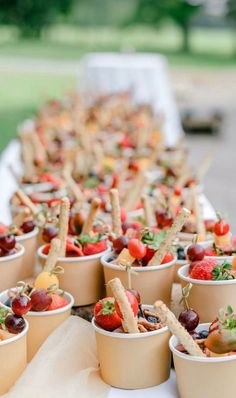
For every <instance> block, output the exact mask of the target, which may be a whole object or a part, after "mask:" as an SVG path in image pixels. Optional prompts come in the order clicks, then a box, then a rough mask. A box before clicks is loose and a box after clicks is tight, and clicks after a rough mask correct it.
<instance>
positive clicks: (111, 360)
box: [92, 306, 170, 389]
mask: <svg viewBox="0 0 236 398" xmlns="http://www.w3.org/2000/svg"><path fill="white" fill-rule="evenodd" d="M144 308H149V309H151V310H152V311H153V307H152V306H144ZM92 325H93V327H94V329H95V334H96V341H97V352H98V360H99V363H100V370H101V376H102V379H103V380H104V381H105V383H107V384H110V385H111V386H113V387H117V388H125V389H138V388H148V387H153V386H157V385H159V384H161V383H163V382H164V381H166V380H167V379H168V378H169V374H170V351H169V347H168V341H169V336H170V333H169V330H168V328H167V327H164V328H162V329H159V330H155V331H153V332H146V333H132V334H127V333H113V332H108V331H106V330H103V329H102V328H100V327H99V326H98V325H96V322H95V320H94V318H93V320H92Z"/></svg>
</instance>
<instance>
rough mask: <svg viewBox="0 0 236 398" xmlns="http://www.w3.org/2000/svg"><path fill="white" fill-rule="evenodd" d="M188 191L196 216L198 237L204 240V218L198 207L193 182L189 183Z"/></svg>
mask: <svg viewBox="0 0 236 398" xmlns="http://www.w3.org/2000/svg"><path fill="white" fill-rule="evenodd" d="M190 191H191V194H192V200H193V212H194V215H195V218H196V229H197V235H198V239H199V240H205V239H206V227H205V223H204V219H203V216H202V212H201V209H200V204H199V196H198V194H197V189H196V185H195V184H191V186H190Z"/></svg>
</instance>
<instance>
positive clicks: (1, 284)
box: [0, 243, 25, 291]
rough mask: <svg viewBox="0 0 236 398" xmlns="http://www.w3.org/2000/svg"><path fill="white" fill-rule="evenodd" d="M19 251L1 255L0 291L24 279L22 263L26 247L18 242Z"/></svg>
mask: <svg viewBox="0 0 236 398" xmlns="http://www.w3.org/2000/svg"><path fill="white" fill-rule="evenodd" d="M16 248H17V249H18V251H17V253H15V254H12V255H10V256H6V257H0V291H2V290H5V289H9V288H11V287H12V286H15V285H16V284H17V282H18V281H19V280H21V279H22V264H23V258H24V253H25V248H24V247H23V246H22V245H21V244H19V243H17V244H16Z"/></svg>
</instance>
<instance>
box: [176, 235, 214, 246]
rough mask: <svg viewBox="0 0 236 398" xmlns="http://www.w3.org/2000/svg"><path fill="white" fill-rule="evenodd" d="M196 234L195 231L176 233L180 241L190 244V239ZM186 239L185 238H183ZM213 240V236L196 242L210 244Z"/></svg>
mask: <svg viewBox="0 0 236 398" xmlns="http://www.w3.org/2000/svg"><path fill="white" fill-rule="evenodd" d="M208 234H209V235H210V234H211V232H208ZM195 235H196V233H190V232H180V233H179V234H178V238H179V239H180V241H181V243H185V244H186V245H188V246H189V245H191V243H192V240H193V238H194V236H195ZM184 239H186V240H184ZM213 242H214V239H213V237H212V238H211V239H206V240H203V241H202V242H198V243H199V244H209V245H210V244H211V243H213Z"/></svg>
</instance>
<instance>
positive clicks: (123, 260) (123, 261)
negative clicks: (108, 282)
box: [116, 248, 135, 267]
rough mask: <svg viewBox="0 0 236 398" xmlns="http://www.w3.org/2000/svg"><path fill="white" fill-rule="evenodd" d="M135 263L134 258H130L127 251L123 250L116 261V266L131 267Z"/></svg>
mask: <svg viewBox="0 0 236 398" xmlns="http://www.w3.org/2000/svg"><path fill="white" fill-rule="evenodd" d="M134 261H135V257H133V256H131V254H130V252H129V250H128V249H126V248H124V249H123V250H122V251H121V252H120V254H119V256H118V257H117V259H116V262H117V264H119V265H122V266H123V267H129V266H131V265H132V264H133V263H134Z"/></svg>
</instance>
